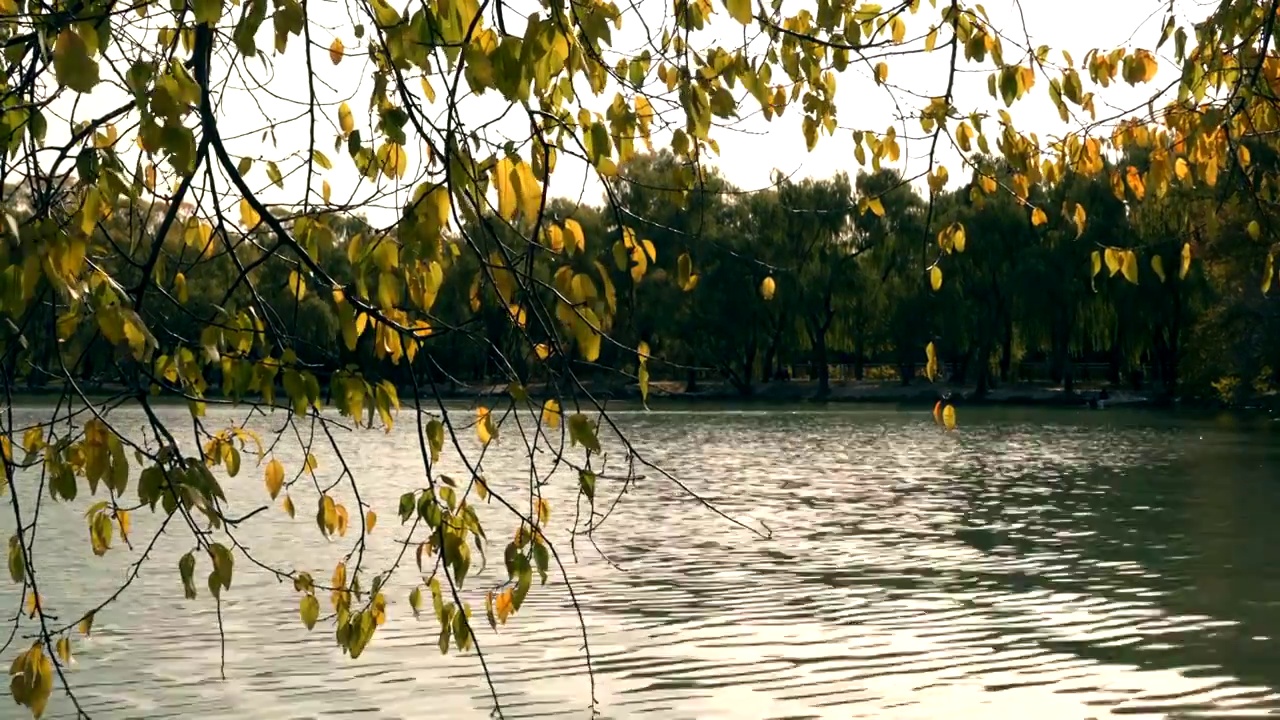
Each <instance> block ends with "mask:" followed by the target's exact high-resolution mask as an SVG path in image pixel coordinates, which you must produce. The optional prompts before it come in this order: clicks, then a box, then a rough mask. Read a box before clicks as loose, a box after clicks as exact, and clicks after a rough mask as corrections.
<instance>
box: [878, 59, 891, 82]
mask: <svg viewBox="0 0 1280 720" xmlns="http://www.w3.org/2000/svg"><path fill="white" fill-rule="evenodd" d="M888 81H889V66H888V65H887V64H885V63H883V62H879V63H876V84H877V85H883V84H885V83H886V82H888Z"/></svg>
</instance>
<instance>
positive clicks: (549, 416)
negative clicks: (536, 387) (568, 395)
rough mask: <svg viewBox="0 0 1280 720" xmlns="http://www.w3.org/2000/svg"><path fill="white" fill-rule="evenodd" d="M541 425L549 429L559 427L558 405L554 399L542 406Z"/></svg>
mask: <svg viewBox="0 0 1280 720" xmlns="http://www.w3.org/2000/svg"><path fill="white" fill-rule="evenodd" d="M542 424H543V425H546V426H547V427H551V428H553V427H557V426H559V425H560V403H559V401H557V400H556V399H555V398H552V399H550V400H547V401H546V402H545V403H543V404H542Z"/></svg>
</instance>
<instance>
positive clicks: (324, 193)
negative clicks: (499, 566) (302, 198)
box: [320, 180, 333, 205]
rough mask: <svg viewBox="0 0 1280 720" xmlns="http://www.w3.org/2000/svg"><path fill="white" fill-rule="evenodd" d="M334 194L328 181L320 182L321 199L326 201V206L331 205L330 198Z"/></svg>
mask: <svg viewBox="0 0 1280 720" xmlns="http://www.w3.org/2000/svg"><path fill="white" fill-rule="evenodd" d="M332 193H333V189H332V188H330V187H329V181H328V180H321V181H320V198H321V199H322V200H324V204H325V205H328V204H329V196H330V195H331V194H332Z"/></svg>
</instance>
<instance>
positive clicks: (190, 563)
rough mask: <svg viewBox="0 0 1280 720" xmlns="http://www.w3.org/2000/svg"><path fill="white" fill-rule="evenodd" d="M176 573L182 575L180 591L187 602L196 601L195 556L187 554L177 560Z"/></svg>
mask: <svg viewBox="0 0 1280 720" xmlns="http://www.w3.org/2000/svg"><path fill="white" fill-rule="evenodd" d="M178 572H179V573H180V574H181V575H182V590H183V593H184V594H185V595H186V597H187V599H188V600H195V599H196V584H195V573H196V556H195V555H192V554H191V553H187V554H186V555H183V556H182V559H180V560H178Z"/></svg>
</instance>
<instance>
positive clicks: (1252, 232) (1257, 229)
mask: <svg viewBox="0 0 1280 720" xmlns="http://www.w3.org/2000/svg"><path fill="white" fill-rule="evenodd" d="M1247 230H1248V232H1249V237H1251V238H1253V239H1254V240H1257V239H1258V238H1259V237H1262V226H1261V225H1259V224H1258V221H1257V220H1250V221H1249V227H1248V228H1247Z"/></svg>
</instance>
